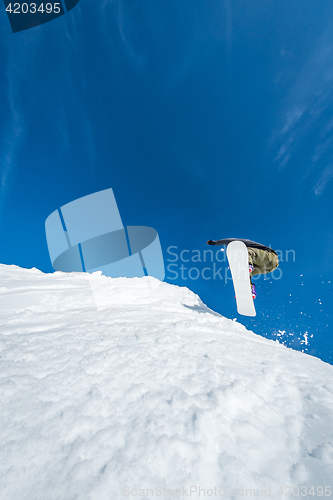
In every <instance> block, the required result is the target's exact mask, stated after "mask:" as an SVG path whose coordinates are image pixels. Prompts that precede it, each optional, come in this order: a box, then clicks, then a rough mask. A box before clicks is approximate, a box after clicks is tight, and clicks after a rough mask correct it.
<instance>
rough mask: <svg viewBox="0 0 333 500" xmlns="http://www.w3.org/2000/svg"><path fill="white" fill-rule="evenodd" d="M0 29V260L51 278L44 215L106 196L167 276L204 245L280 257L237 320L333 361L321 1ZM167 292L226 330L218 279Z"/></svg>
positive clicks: (187, 2)
mask: <svg viewBox="0 0 333 500" xmlns="http://www.w3.org/2000/svg"><path fill="white" fill-rule="evenodd" d="M0 23H1V29H0V39H1V44H0V51H1V52H0V57H1V70H0V75H1V78H0V106H1V116H0V162H1V164H0V168H1V178H0V180H1V184H0V187H1V198H0V232H1V246H0V262H1V263H4V264H16V265H18V266H22V267H26V268H31V267H37V268H39V269H41V270H42V271H44V272H52V271H53V270H52V267H51V263H50V259H49V255H48V250H47V246H46V239H45V230H44V223H45V219H46V218H47V216H48V215H49V214H50V213H51V212H53V211H54V210H55V209H56V208H58V207H60V206H61V205H63V204H65V203H68V202H70V201H72V200H74V199H76V198H79V197H82V196H85V195H87V194H90V193H93V192H96V191H100V190H102V189H107V188H113V190H114V193H115V196H116V200H117V203H118V207H119V210H120V213H121V216H122V220H123V223H124V224H125V225H146V226H152V227H154V228H155V229H156V230H157V231H158V233H159V236H160V240H161V244H162V248H163V252H164V257H165V260H166V265H168V264H170V263H171V262H169V261H168V260H167V259H168V258H170V259H172V260H173V259H174V258H175V257H171V256H170V254H169V253H168V251H167V249H168V248H169V247H170V246H176V247H177V249H178V250H177V253H178V254H180V252H181V251H182V250H189V252H190V254H191V252H192V251H193V250H199V251H200V252H201V254H202V255H203V251H204V250H206V249H209V247H208V246H207V245H206V241H207V240H208V239H220V238H225V237H240V238H249V239H253V240H255V241H259V242H261V243H263V244H266V245H270V246H272V247H273V248H275V249H278V250H280V251H281V252H282V254H283V256H284V257H285V252H286V251H287V250H293V251H294V252H295V262H293V259H291V258H290V260H289V262H281V266H280V269H281V270H282V277H281V279H279V280H274V279H272V278H271V279H270V280H266V281H265V280H263V279H262V278H261V279H260V280H259V281H258V282H257V283H258V285H257V291H258V298H257V299H256V308H257V316H256V318H254V319H250V318H249V319H246V318H242V317H238V320H239V321H241V322H242V323H243V324H245V325H246V326H247V327H248V328H250V329H253V331H255V332H257V333H260V334H262V335H264V336H267V337H269V338H273V339H276V338H279V339H280V341H281V342H282V341H283V342H284V343H285V344H286V345H288V346H291V347H294V348H297V349H304V350H306V352H308V353H310V354H313V355H315V356H318V357H320V358H321V359H323V360H325V361H328V362H330V363H333V331H332V319H333V318H332V309H333V300H332V287H333V276H332V270H333V262H332V261H333V259H332V258H333V230H332V208H333V201H332V200H333V160H332V153H333V142H332V139H333V92H332V90H333V69H332V68H333V3H332V2H331V0H329V1H328V0H324V1H322V2H320V3H318V1H317V0H313V1H304V0H292V1H291V0H288V1H283V0H282V1H279V2H272V1H271V0H259V1H257V2H248V1H245V0H240V1H238V2H233V1H231V0H225V1H222V0H211V1H209V2H202V1H199V0H183V1H181V2H180V1H179V0H177V1H176V0H158V1H156V0H147V1H144V2H142V1H115V0H114V1H106V0H100V1H99V0H94V1H92V0H80V2H79V4H78V6H77V7H75V8H74V9H73V10H72V11H71V12H70V13H68V14H66V15H64V16H62V17H60V18H58V19H56V20H54V21H52V22H50V23H47V24H45V25H42V26H40V27H36V28H33V29H30V30H27V31H23V32H20V33H16V34H13V33H12V32H11V29H10V25H9V21H8V19H7V16H6V12H5V9H4V7H3V8H2V9H1V10H0ZM213 249H214V250H216V247H213ZM173 251H174V250H173ZM184 255H186V256H188V254H184ZM289 255H291V254H289ZM178 264H181V262H178ZM183 265H184V266H185V267H186V266H187V267H189V268H190V267H196V268H198V269H199V272H200V273H201V271H202V269H203V268H204V267H205V263H200V262H199V263H198V262H190V263H185V262H184V263H183ZM211 265H212V264H210V266H211ZM221 266H223V269H224V267H225V263H221ZM173 269H175V268H173ZM193 275H195V273H194V274H193ZM166 276H167V277H166V281H168V282H169V283H174V284H177V285H181V286H188V287H189V288H190V289H192V290H193V291H194V292H196V293H198V294H199V295H200V297H201V298H202V299H203V301H204V302H205V303H206V304H207V305H208V306H209V307H211V308H212V309H214V310H217V311H218V312H220V313H221V314H223V315H225V316H227V317H229V318H235V317H237V313H236V308H235V301H234V294H233V289H232V284H231V282H230V281H228V283H227V284H225V283H224V280H221V279H219V278H217V279H209V280H205V279H203V278H202V277H200V278H198V279H197V280H189V279H187V280H185V279H182V278H181V277H179V278H178V279H177V280H174V279H172V278H173V277H174V274H172V273H170V272H168V271H167V273H166ZM278 330H281V331H282V332H285V333H283V334H282V335H280V336H279V337H277V333H278ZM305 334H307V335H308V344H307V345H305V344H301V340H304V335H305Z"/></svg>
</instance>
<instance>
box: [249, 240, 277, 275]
mask: <svg viewBox="0 0 333 500" xmlns="http://www.w3.org/2000/svg"><path fill="white" fill-rule="evenodd" d="M247 251H248V254H249V264H252V266H253V271H252V273H251V274H250V276H255V275H256V274H266V273H270V272H271V271H274V269H276V268H277V267H278V265H279V259H278V256H277V255H276V253H274V252H269V251H268V250H262V249H261V248H252V247H247Z"/></svg>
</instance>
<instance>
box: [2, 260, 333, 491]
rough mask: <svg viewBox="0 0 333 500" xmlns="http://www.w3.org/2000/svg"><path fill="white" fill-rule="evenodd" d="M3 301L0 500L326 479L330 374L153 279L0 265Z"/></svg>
mask: <svg viewBox="0 0 333 500" xmlns="http://www.w3.org/2000/svg"><path fill="white" fill-rule="evenodd" d="M0 303H1V313H0V314H1V330H0V366H1V369H0V401H1V414H0V415H1V417H0V418H1V423H0V429H1V453H0V467H1V469H0V470H1V494H2V495H1V496H2V498H6V499H10V500H16V499H19V500H25V499H27V500H35V499H36V500H41V499H43V500H44V499H48V500H52V499H59V500H72V499H80V500H85V499H89V500H90V499H91V500H104V499H105V500H106V499H123V498H134V497H140V498H152V497H153V498H159V497H162V498H164V499H169V498H175V497H180V498H192V499H197V498H198V499H199V498H204V497H207V496H214V497H217V498H228V499H229V498H231V497H232V498H244V497H247V498H248V497H254V496H259V497H263V496H269V495H270V496H271V498H280V499H281V498H283V497H284V495H285V494H287V493H288V492H289V490H288V488H289V487H290V488H291V489H292V488H295V489H294V493H293V494H294V495H295V492H296V493H297V488H299V495H300V494H301V491H303V493H304V492H305V489H304V488H307V490H306V491H307V493H308V492H309V491H310V489H311V488H312V487H314V491H315V492H316V495H317V488H318V487H323V491H325V487H326V488H329V487H330V486H332V470H333V469H332V468H333V437H332V435H333V432H332V431H333V424H332V422H333V419H332V415H333V367H332V366H331V365H328V364H326V363H323V362H322V361H320V360H319V359H317V358H314V357H311V356H308V355H306V354H303V353H301V352H297V351H293V350H291V349H287V348H286V347H284V346H283V345H281V344H279V343H277V342H273V341H270V340H267V339H264V338H262V337H260V336H258V335H255V334H254V333H253V332H250V331H248V330H246V329H245V328H244V327H243V326H242V325H240V324H239V323H237V322H235V321H231V320H229V319H226V318H224V317H222V316H220V315H219V314H217V313H214V312H213V311H211V310H210V309H208V308H207V307H206V306H205V305H204V304H203V303H202V302H201V301H200V299H199V297H198V296H196V295H195V294H193V293H192V292H191V291H190V290H188V289H186V288H180V287H177V286H174V285H169V284H167V283H161V282H159V281H158V280H156V279H154V278H150V277H146V278H136V279H126V278H119V279H111V278H106V277H103V276H101V275H100V274H99V273H94V274H93V275H90V276H89V275H87V274H85V273H70V274H68V273H61V272H56V273H54V274H43V273H42V272H41V271H38V270H37V269H31V270H26V269H21V268H18V267H16V266H5V265H0ZM281 488H282V489H281ZM301 488H303V490H301ZM319 491H321V490H319ZM328 491H329V490H328V489H326V493H327V492H328ZM279 492H280V493H279ZM281 492H282V493H283V495H281ZM293 494H292V495H293ZM303 496H305V495H304V494H303ZM324 496H325V495H324ZM326 496H327V495H326ZM309 498H314V497H313V496H312V494H311V493H310V496H309Z"/></svg>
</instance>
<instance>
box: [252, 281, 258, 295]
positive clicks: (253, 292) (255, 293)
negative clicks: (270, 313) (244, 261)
mask: <svg viewBox="0 0 333 500" xmlns="http://www.w3.org/2000/svg"><path fill="white" fill-rule="evenodd" d="M251 292H252V298H253V299H255V298H256V296H257V292H256V286H255V285H254V284H253V283H252V282H251Z"/></svg>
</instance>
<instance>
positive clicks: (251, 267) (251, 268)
mask: <svg viewBox="0 0 333 500" xmlns="http://www.w3.org/2000/svg"><path fill="white" fill-rule="evenodd" d="M252 271H253V265H252V264H249V273H250V274H251V273H252Z"/></svg>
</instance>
